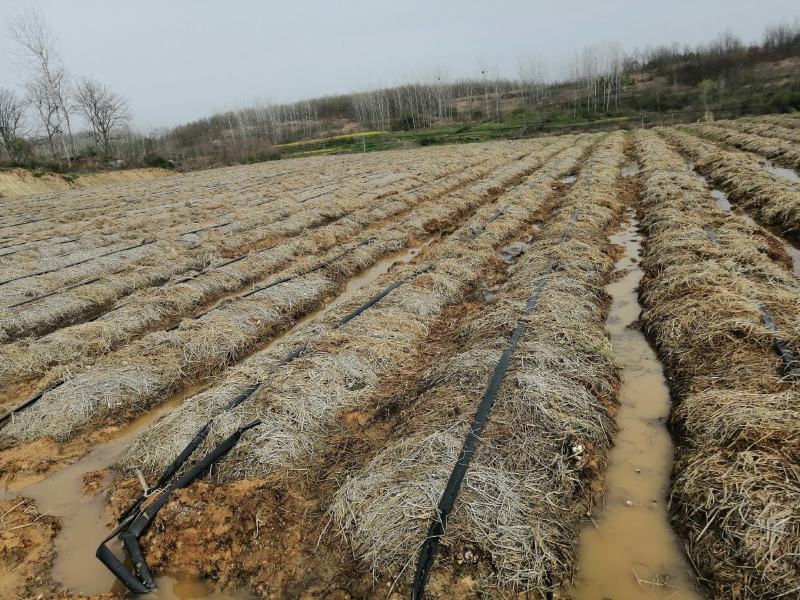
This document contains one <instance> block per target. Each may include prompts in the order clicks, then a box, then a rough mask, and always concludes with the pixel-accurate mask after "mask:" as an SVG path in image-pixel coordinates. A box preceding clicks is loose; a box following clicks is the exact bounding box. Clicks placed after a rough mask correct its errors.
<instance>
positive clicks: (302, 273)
mask: <svg viewBox="0 0 800 600" xmlns="http://www.w3.org/2000/svg"><path fill="white" fill-rule="evenodd" d="M376 239H377V238H374V237H370V238H367V239H365V240H362V241H360V242H359V243H358V244H355V245H354V246H351V247H350V248H348V249H346V250H344V251H342V252H340V253H339V254H337V255H336V256H334V257H332V258H329V259H328V260H326V261H322V262H320V263H318V264H317V265H315V266H313V267H311V268H309V269H306V270H305V271H300V272H299V273H294V274H293V275H290V276H288V277H282V278H281V279H278V280H276V281H271V282H270V283H268V284H266V285H263V286H261V287H258V288H255V289H253V290H250V291H248V292H245V293H243V294H239V295H238V296H236V297H235V300H241V299H242V298H247V297H248V296H252V295H253V294H257V293H259V292H263V291H265V290H268V289H270V288H272V287H275V286H276V285H281V284H282V283H287V282H289V281H292V280H294V279H297V278H299V277H303V276H305V275H308V274H310V273H314V272H316V271H319V270H321V269H324V268H325V267H329V266H330V265H332V264H333V263H334V262H336V261H337V260H339V259H340V258H343V257H344V256H347V255H348V254H350V253H351V252H353V251H354V250H356V249H357V248H360V247H361V246H365V245H367V244H370V243H372V242H374V241H375V240H376ZM241 258H244V257H241ZM241 258H239V259H236V260H241ZM234 262H235V261H234ZM219 307H220V303H219V302H218V303H217V304H215V305H214V306H212V307H211V308H209V309H206V310H204V311H202V312H199V313H197V314H195V315H194V316H193V317H192V319H193V320H197V319H200V318H202V317H204V316H206V315H207V314H208V313H210V312H212V311H214V310H217V309H218V308H219ZM180 326H181V324H180V323H177V324H176V325H173V326H172V327H170V328H169V329H167V331H174V330H175V329H178V327H180Z"/></svg>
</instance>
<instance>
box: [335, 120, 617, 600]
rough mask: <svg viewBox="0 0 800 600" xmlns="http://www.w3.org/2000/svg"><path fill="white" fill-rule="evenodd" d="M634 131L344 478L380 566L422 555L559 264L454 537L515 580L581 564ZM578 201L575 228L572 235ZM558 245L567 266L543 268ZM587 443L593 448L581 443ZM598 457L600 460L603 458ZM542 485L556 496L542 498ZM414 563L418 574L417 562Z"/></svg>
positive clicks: (603, 438)
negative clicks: (478, 410) (389, 437)
mask: <svg viewBox="0 0 800 600" xmlns="http://www.w3.org/2000/svg"><path fill="white" fill-rule="evenodd" d="M622 144H623V136H622V135H621V134H615V135H613V136H611V138H609V139H608V140H607V141H606V142H604V143H602V144H601V145H600V146H599V147H598V148H597V149H596V150H595V151H594V152H593V154H592V155H591V157H590V158H589V159H588V161H587V162H586V164H585V165H584V166H583V169H582V171H581V175H580V176H579V177H578V180H577V181H576V182H575V183H574V184H573V190H572V191H571V192H570V193H569V194H567V196H566V197H565V198H563V199H561V200H560V201H559V203H558V206H557V207H556V208H555V209H553V210H552V211H551V214H550V217H549V218H548V219H547V221H546V222H545V224H544V226H543V228H542V230H541V231H540V232H539V234H538V235H537V237H536V240H535V241H534V243H533V244H532V246H531V249H529V250H528V251H527V252H526V253H525V254H524V255H523V257H522V258H521V259H520V263H519V264H518V265H517V266H516V268H515V270H514V273H513V274H512V275H511V278H510V280H509V281H508V282H507V283H506V284H505V285H504V286H503V288H501V289H500V290H499V291H498V294H497V297H496V299H495V300H494V302H493V304H492V305H491V307H490V308H488V309H487V310H486V311H484V312H482V313H480V314H479V315H478V316H476V317H474V318H472V319H470V320H469V321H467V322H466V323H465V324H464V326H463V328H462V330H461V332H460V333H459V334H458V345H459V347H462V348H463V351H461V352H459V353H458V354H456V355H454V356H451V357H449V358H448V359H446V360H444V361H443V362H442V363H441V364H437V365H432V366H431V367H430V368H429V369H428V371H427V372H426V373H424V375H423V379H422V381H421V382H420V384H419V385H418V386H417V387H418V389H420V390H422V392H421V393H420V395H419V396H416V397H413V398H408V399H406V400H404V402H406V403H407V404H408V406H407V407H406V408H404V411H403V412H404V414H406V415H408V418H407V419H405V420H404V421H403V422H402V424H401V425H400V426H399V428H400V431H401V433H402V436H401V439H400V440H398V441H396V442H394V443H393V444H391V445H390V446H389V447H387V448H385V449H383V450H381V451H380V452H378V453H377V455H375V456H374V457H373V458H372V460H370V461H369V462H368V463H367V464H366V465H365V466H364V467H363V469H361V470H360V471H358V472H356V473H354V474H352V475H351V476H350V477H348V479H347V480H346V481H345V482H344V484H343V485H342V486H341V487H340V488H339V490H338V492H337V493H336V495H335V497H334V501H333V504H332V506H331V514H332V517H333V521H334V524H335V525H336V526H337V528H338V529H339V531H341V533H342V535H343V536H344V537H345V538H346V539H347V540H349V542H350V544H351V545H352V547H353V550H354V552H355V554H356V556H358V557H359V558H360V559H361V560H362V561H364V562H365V563H366V564H367V565H368V566H369V567H370V568H371V569H372V570H373V572H374V573H375V574H376V576H378V575H380V576H386V575H393V574H394V575H396V574H398V573H400V572H401V571H402V569H403V567H404V566H405V565H407V564H409V562H413V559H414V557H415V553H416V551H417V549H418V545H419V544H420V543H421V542H422V540H423V539H424V538H425V534H426V531H427V529H428V525H429V522H430V519H431V517H432V516H433V515H434V513H435V507H436V505H437V503H438V501H439V498H440V496H441V493H442V490H443V489H444V486H445V483H446V481H447V478H448V476H449V474H450V471H451V469H452V468H453V465H454V464H455V461H456V459H457V457H458V454H459V452H460V449H461V446H462V444H463V440H464V436H465V433H466V430H467V428H468V426H469V419H470V418H471V417H472V414H473V412H474V410H475V407H476V406H477V404H478V402H479V400H480V396H481V394H482V393H483V390H484V388H485V386H486V384H487V382H488V380H489V378H490V377H491V375H492V372H493V370H494V367H495V365H496V363H497V360H498V358H499V356H500V353H501V352H502V349H503V348H504V347H505V345H506V343H507V340H508V336H509V335H510V332H511V330H512V329H513V327H514V324H515V323H516V320H517V319H518V318H519V315H520V314H521V310H522V307H523V306H524V305H525V302H526V299H527V297H528V295H529V294H530V292H531V289H532V288H533V287H534V286H535V285H537V283H538V282H539V281H540V280H541V278H542V277H545V278H546V283H545V287H544V288H543V292H542V296H541V298H540V300H539V304H538V305H537V310H536V311H535V312H534V313H533V314H532V315H531V316H530V317H529V322H528V325H527V329H526V331H527V333H526V335H525V336H523V338H522V339H521V341H520V343H519V346H518V348H517V351H516V353H515V358H514V360H513V362H512V365H511V367H510V370H509V372H508V373H507V375H506V378H505V381H504V383H503V386H502V387H501V390H500V394H499V396H498V398H497V403H496V405H495V407H494V409H493V412H492V414H491V416H490V418H489V423H488V425H487V428H486V431H485V432H484V435H483V437H482V439H481V444H480V446H479V450H478V453H477V455H476V457H475V459H474V460H473V463H472V465H471V467H470V470H469V471H468V473H467V476H466V480H465V482H464V484H463V486H462V490H461V493H460V495H459V499H458V502H457V505H456V508H455V510H454V512H453V513H452V514H451V515H450V518H449V519H448V530H447V534H446V536H445V538H444V540H443V544H445V545H446V546H447V547H448V548H449V553H450V554H451V555H454V556H463V555H464V553H465V552H466V550H468V549H471V550H473V551H477V553H478V555H480V556H484V557H486V560H487V562H488V563H490V564H491V565H492V572H493V577H492V580H491V581H489V582H484V583H489V584H492V585H496V586H498V587H499V588H500V590H501V591H502V592H504V593H505V592H508V593H511V594H514V593H515V592H518V591H520V590H536V591H537V592H538V593H540V594H542V595H546V594H547V593H548V592H550V591H552V590H553V588H555V587H558V586H559V585H560V584H561V583H562V582H564V581H565V580H566V579H567V578H568V577H569V576H570V575H571V573H572V569H573V568H574V555H573V545H574V540H575V539H576V537H577V532H578V529H579V527H580V522H581V519H582V517H583V515H585V512H586V510H587V508H588V506H589V504H590V502H591V498H590V496H591V492H590V490H589V486H588V485H587V484H588V482H589V481H590V480H591V478H592V476H593V475H594V474H595V472H594V471H593V469H594V468H600V467H601V465H602V463H603V461H604V458H605V454H606V452H607V450H608V448H609V446H610V443H611V433H612V430H613V419H612V417H611V414H610V410H609V408H608V407H609V405H610V403H611V402H612V399H613V397H614V395H615V392H616V387H617V383H618V382H617V373H616V365H615V363H614V360H613V354H612V351H611V348H610V344H609V342H608V338H607V335H606V332H605V328H604V325H603V318H604V314H605V310H606V307H607V296H606V294H605V292H604V291H603V289H602V285H603V284H604V283H605V282H606V280H607V278H608V276H609V274H610V271H611V267H612V263H613V261H612V260H611V259H610V258H609V256H608V255H607V254H606V250H607V248H608V239H607V237H606V234H607V228H608V227H610V226H612V225H613V224H615V223H616V221H617V219H618V218H619V214H620V212H621V205H620V202H619V199H618V196H619V189H618V188H617V187H616V183H617V178H618V177H619V172H620V166H621V164H622V162H623V160H624V155H623V153H622ZM576 209H577V210H578V211H579V214H580V217H579V218H578V220H577V222H576V223H575V224H574V229H573V235H572V237H571V238H570V239H569V240H568V241H566V242H563V241H562V236H563V234H564V230H565V228H566V227H568V223H569V222H570V220H571V217H572V215H574V214H575V211H576ZM553 257H555V259H556V265H557V266H556V270H555V272H554V273H553V274H551V275H542V274H543V273H544V272H545V267H546V265H547V264H548V262H549V261H550V260H551V259H552V258H553ZM578 448H584V449H586V450H585V451H584V450H580V451H578V450H576V449H578ZM590 462H592V463H593V466H592V467H590V466H589V463H590ZM541 499H546V501H545V502H542V501H541ZM408 575H409V576H410V574H408Z"/></svg>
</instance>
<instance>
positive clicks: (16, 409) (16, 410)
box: [0, 381, 64, 425]
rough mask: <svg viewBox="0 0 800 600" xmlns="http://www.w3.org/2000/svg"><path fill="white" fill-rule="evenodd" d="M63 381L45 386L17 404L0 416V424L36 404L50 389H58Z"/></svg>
mask: <svg viewBox="0 0 800 600" xmlns="http://www.w3.org/2000/svg"><path fill="white" fill-rule="evenodd" d="M63 383H64V382H63V381H60V382H59V383H57V384H55V385H52V386H50V387H48V388H45V389H43V390H42V391H40V392H36V393H35V394H34V395H33V396H31V397H30V398H28V399H27V400H25V401H24V402H21V403H20V404H17V405H16V406H15V407H14V408H12V409H11V410H9V411H8V412H7V413H6V414H4V415H2V416H0V425H2V424H3V423H5V422H6V421H7V420H8V419H10V418H11V417H12V416H14V415H15V414H17V413H19V412H21V411H23V410H25V409H26V408H28V407H29V406H31V405H32V404H35V403H36V402H37V401H38V400H39V398H41V397H42V396H44V395H45V394H46V393H47V392H49V391H50V390H54V389H56V388H57V387H58V386H60V385H61V384H63Z"/></svg>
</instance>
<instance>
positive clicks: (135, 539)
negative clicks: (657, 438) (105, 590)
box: [95, 421, 261, 594]
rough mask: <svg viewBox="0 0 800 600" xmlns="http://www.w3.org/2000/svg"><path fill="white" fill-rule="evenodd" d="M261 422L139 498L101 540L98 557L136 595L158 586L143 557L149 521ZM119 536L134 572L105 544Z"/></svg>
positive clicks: (187, 452) (184, 455)
mask: <svg viewBox="0 0 800 600" xmlns="http://www.w3.org/2000/svg"><path fill="white" fill-rule="evenodd" d="M260 424H261V421H253V422H252V423H249V424H247V425H245V426H244V427H240V428H239V429H237V430H236V431H235V432H234V433H233V434H231V435H230V436H228V437H227V438H225V439H224V440H222V442H220V443H219V444H218V445H217V446H216V447H215V448H214V449H213V450H211V451H210V452H209V453H208V454H206V455H205V456H204V457H203V458H201V459H200V460H198V461H197V462H196V463H195V464H194V465H192V466H191V467H190V468H189V469H188V470H187V471H186V472H185V473H184V474H183V475H182V476H181V477H179V478H178V479H177V480H176V481H175V482H173V483H172V484H170V485H168V486H166V487H164V488H162V489H159V490H157V491H154V492H152V493H151V494H148V495H147V497H146V498H145V500H143V501H140V502H139V503H138V504H137V506H136V507H135V508H134V509H133V510H130V511H127V512H126V514H125V516H124V518H123V519H122V520H121V522H120V523H119V525H117V527H116V529H114V531H112V532H111V533H110V534H109V535H108V536H107V537H106V538H105V539H104V540H103V541H102V542H101V543H100V546H99V547H98V548H97V552H95V556H96V557H97V558H98V559H99V560H100V562H102V563H103V564H104V565H105V566H106V567H107V568H108V570H109V571H111V572H112V573H113V574H114V575H115V576H116V577H117V578H118V579H119V580H120V581H122V583H124V584H125V586H126V587H127V588H128V589H129V590H131V591H132V592H135V593H137V594H146V593H148V592H150V591H151V590H153V589H155V588H156V582H155V579H153V575H152V574H151V573H150V569H149V568H148V566H147V562H146V561H145V559H144V553H143V552H142V547H141V545H140V544H139V538H140V537H141V536H142V534H143V533H144V532H145V531H146V530H147V528H148V526H149V525H150V523H152V522H153V519H155V517H156V515H157V514H158V512H159V511H160V510H161V509H162V508H163V507H164V505H165V504H166V503H167V502H169V499H170V498H171V497H172V494H173V493H174V492H175V491H177V490H180V489H182V488H185V487H188V486H189V485H190V484H191V483H192V482H193V481H194V480H195V479H197V478H198V477H200V475H202V474H203V472H205V470H206V469H208V468H209V467H211V465H213V464H214V463H215V462H216V461H218V460H219V459H220V458H222V457H223V456H225V455H226V454H227V453H228V452H230V451H231V450H232V449H233V447H234V446H236V444H237V443H238V442H239V439H240V438H241V437H242V434H244V433H245V432H246V431H248V430H249V429H252V428H254V427H256V426H258V425H260ZM209 428H210V427H209ZM199 435H200V434H199V433H198V435H197V436H195V438H194V439H193V440H192V442H190V443H189V445H188V446H187V447H186V448H184V450H183V452H181V454H180V455H179V456H178V458H177V459H176V460H175V461H174V462H173V463H172V464H171V465H170V466H169V467H168V468H167V470H166V471H165V472H164V474H163V475H162V477H161V479H159V482H163V483H164V484H166V481H168V480H169V479H171V478H172V477H173V475H174V474H175V473H176V472H177V471H178V469H180V467H181V466H183V464H184V463H185V462H186V461H187V460H188V459H189V457H190V456H191V455H192V453H193V452H194V451H195V449H196V448H197V446H199V445H200V442H201V441H202V438H199V439H198V436H199ZM193 444H194V445H193ZM165 476H166V477H165ZM117 536H119V537H120V539H121V540H122V545H123V547H124V549H125V553H126V554H127V555H128V557H129V558H130V559H131V562H132V563H133V567H134V571H135V573H133V572H131V571H130V570H129V569H128V567H126V566H125V564H124V563H123V562H122V561H121V560H120V559H118V558H117V557H116V555H115V554H114V553H113V552H112V551H111V549H110V548H109V547H108V546H107V545H106V544H107V543H108V542H109V541H110V540H112V539H114V538H115V537H117Z"/></svg>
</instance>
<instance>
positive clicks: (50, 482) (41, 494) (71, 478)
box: [0, 237, 436, 600]
mask: <svg viewBox="0 0 800 600" xmlns="http://www.w3.org/2000/svg"><path fill="white" fill-rule="evenodd" d="M435 239H436V238H435V237H432V238H429V239H428V240H427V241H426V242H425V243H421V244H418V245H415V246H414V247H412V248H410V249H407V250H404V251H401V252H398V253H395V254H392V255H390V256H388V257H386V258H384V259H382V260H380V261H378V262H377V263H376V264H375V265H373V266H372V267H371V268H369V269H367V270H366V271H364V272H363V273H361V274H360V275H358V276H356V277H353V278H351V279H349V280H348V281H347V283H346V285H345V286H344V289H343V290H342V292H341V293H340V294H339V295H338V296H336V297H335V298H334V299H333V300H332V301H331V302H329V303H328V304H326V305H325V306H324V307H322V308H320V309H319V310H317V311H314V312H312V313H310V314H308V315H306V316H305V317H304V318H303V319H301V320H299V321H298V322H297V323H296V324H295V325H294V326H293V327H292V328H290V329H289V330H287V331H286V332H283V333H282V334H281V335H279V336H276V337H274V338H272V339H271V340H269V341H268V342H266V343H265V344H263V345H262V346H261V347H259V348H258V349H257V350H264V349H267V348H268V347H269V346H271V345H272V344H274V343H276V342H277V341H278V340H279V339H281V338H283V337H285V336H286V335H288V334H289V333H290V332H293V331H295V330H297V329H298V328H299V327H301V326H302V325H304V324H306V323H308V322H309V321H312V320H314V319H316V318H317V317H319V316H320V315H321V314H323V313H324V312H326V311H328V310H330V309H331V308H332V307H333V306H336V305H337V304H340V303H342V302H345V301H347V300H349V299H351V298H352V297H353V296H354V295H355V294H356V292H358V290H359V289H361V288H362V287H364V286H365V285H367V284H369V283H372V282H373V281H375V280H376V279H377V278H378V277H380V276H381V275H383V274H384V273H386V272H388V271H389V270H390V269H391V268H392V266H393V265H395V264H396V263H398V262H400V263H407V262H410V261H411V260H413V259H414V258H415V257H417V256H418V255H419V254H420V253H421V252H423V251H424V249H425V248H426V247H427V246H428V245H429V244H431V243H432V242H433V241H434V240H435ZM205 387H208V386H207V385H206V386H195V387H192V388H190V389H187V390H184V391H183V392H181V393H180V394H179V395H176V396H175V397H173V398H171V399H170V400H168V401H166V402H164V403H162V404H160V405H159V406H157V407H156V408H154V409H153V410H151V411H149V412H148V413H146V414H145V415H143V416H141V417H140V418H138V419H137V420H136V421H134V422H133V423H131V424H129V425H127V426H126V427H124V428H121V429H120V430H118V431H117V432H115V433H114V434H112V437H111V439H109V440H108V441H106V442H103V443H101V444H98V445H97V446H95V447H94V448H93V449H92V450H91V451H90V452H89V453H88V454H86V455H85V456H84V457H83V458H81V459H80V460H78V461H77V462H75V463H72V464H71V465H69V466H67V467H65V468H63V469H61V470H59V471H57V472H55V473H54V474H52V475H50V476H49V477H47V478H46V479H44V480H42V481H39V482H35V483H31V481H28V480H23V481H19V482H12V484H11V485H9V489H8V490H7V491H6V492H0V497H6V496H11V495H16V494H17V493H19V494H21V495H23V496H26V497H29V498H32V499H33V500H34V502H35V504H36V506H37V508H38V509H39V511H40V512H41V513H46V514H49V515H52V516H56V517H58V518H59V519H60V520H61V529H60V531H59V532H58V534H57V535H56V538H55V544H54V545H55V551H56V557H55V560H54V562H53V569H52V576H53V579H55V580H56V581H58V582H59V583H61V584H62V585H64V586H65V587H66V588H67V589H69V590H70V591H73V592H78V593H81V594H101V593H104V592H110V591H114V592H123V591H125V587H124V586H123V585H122V584H121V583H119V582H118V581H117V580H116V579H115V577H114V576H113V575H112V574H111V573H110V572H109V571H108V570H107V569H106V568H105V567H104V566H103V565H102V564H101V563H100V561H99V560H97V559H96V558H95V555H94V554H95V551H96V549H97V546H98V544H99V543H100V540H102V539H103V538H104V537H105V536H106V535H107V534H108V533H109V531H110V530H109V529H108V527H107V526H106V524H107V522H108V518H107V514H106V493H107V492H108V486H109V485H110V483H111V479H112V474H111V472H110V471H109V470H108V469H109V468H110V467H112V466H113V465H114V464H116V462H117V461H118V460H119V458H120V457H121V456H122V454H123V453H124V451H125V449H126V448H127V447H128V445H129V444H130V443H131V442H132V441H133V439H134V438H135V437H136V436H138V435H139V434H140V433H141V432H143V431H144V430H145V429H146V428H147V427H149V426H150V425H151V424H152V423H154V422H155V421H156V420H157V419H158V418H159V417H160V416H162V415H164V414H166V413H168V412H169V411H171V410H172V409H173V408H175V407H176V406H178V405H179V404H180V403H181V402H182V401H183V400H184V399H186V398H189V397H191V396H193V395H195V394H197V393H199V392H200V391H201V390H202V389H204V388H205ZM99 471H104V473H103V481H102V483H101V485H100V487H99V489H97V490H96V491H95V492H94V493H91V494H86V493H84V491H85V490H84V476H85V475H87V474H92V473H96V472H99ZM110 548H111V549H112V550H113V551H114V552H115V553H116V554H117V556H123V552H122V544H121V543H120V542H119V541H118V540H114V541H113V542H111V543H110ZM156 583H157V585H158V589H157V590H156V591H154V592H153V593H152V594H150V595H149V596H147V597H148V598H150V597H152V598H161V599H163V600H189V599H194V598H207V599H208V600H242V599H246V598H249V597H250V595H249V594H248V593H247V592H245V591H237V592H220V591H218V590H215V589H214V587H213V586H211V585H210V584H208V583H205V582H203V581H202V580H199V579H197V578H194V577H187V576H184V575H181V574H162V575H161V576H158V577H156Z"/></svg>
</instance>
